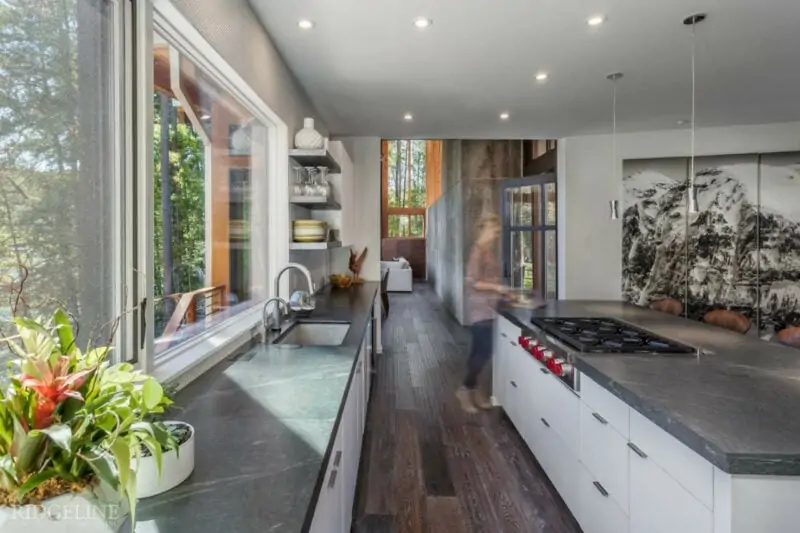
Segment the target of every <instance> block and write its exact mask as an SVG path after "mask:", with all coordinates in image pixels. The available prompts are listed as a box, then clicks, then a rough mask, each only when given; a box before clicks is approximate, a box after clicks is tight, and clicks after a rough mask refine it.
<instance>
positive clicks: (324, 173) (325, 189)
mask: <svg viewBox="0 0 800 533" xmlns="http://www.w3.org/2000/svg"><path fill="white" fill-rule="evenodd" d="M317 168H319V181H318V186H319V195H320V196H322V197H324V198H330V196H331V184H330V183H328V167H317Z"/></svg>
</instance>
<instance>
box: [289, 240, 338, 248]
mask: <svg viewBox="0 0 800 533" xmlns="http://www.w3.org/2000/svg"><path fill="white" fill-rule="evenodd" d="M340 246H342V243H341V242H339V241H329V242H291V243H289V249H290V250H329V249H331V248H339V247H340Z"/></svg>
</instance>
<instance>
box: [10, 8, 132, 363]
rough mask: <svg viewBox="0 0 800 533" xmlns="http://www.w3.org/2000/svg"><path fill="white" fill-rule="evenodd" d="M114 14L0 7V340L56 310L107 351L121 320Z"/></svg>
mask: <svg viewBox="0 0 800 533" xmlns="http://www.w3.org/2000/svg"><path fill="white" fill-rule="evenodd" d="M118 9H119V5H118V4H117V3H115V2H113V1H111V0H37V1H36V2H30V1H29V0H4V1H3V2H0V337H3V336H5V335H8V334H9V333H12V330H13V328H12V325H11V314H12V310H14V309H15V310H16V313H17V314H19V315H24V316H32V317H48V316H49V315H51V314H52V313H53V311H54V310H55V309H56V308H57V307H63V308H64V309H66V310H67V311H68V312H69V313H71V314H72V316H73V317H74V319H75V320H76V321H77V323H78V326H79V327H78V331H79V334H78V340H79V342H80V344H81V345H82V346H85V344H86V343H87V342H89V341H90V340H92V341H93V342H103V343H106V342H108V339H109V335H110V333H111V330H112V321H113V319H114V317H116V316H117V315H118V314H119V312H120V311H119V310H118V309H117V307H116V306H117V305H118V302H119V300H118V298H117V292H116V289H115V287H119V286H120V285H119V280H118V274H119V270H120V269H119V267H118V266H119V264H120V261H121V259H120V258H119V257H118V252H117V249H118V248H119V245H120V238H119V235H118V234H117V233H116V228H118V227H119V225H118V223H117V222H116V220H117V217H118V215H119V213H120V210H121V209H122V207H121V206H122V202H121V200H120V198H121V197H120V190H121V188H120V187H119V186H118V183H119V179H120V176H121V170H120V169H121V168H122V158H123V156H124V151H123V150H120V149H119V148H118V146H119V142H120V139H121V138H122V133H121V131H122V130H123V128H124V120H123V117H122V115H121V113H120V115H116V114H115V110H116V109H121V107H120V106H119V105H118V104H119V102H120V101H121V98H120V96H119V95H120V87H121V83H120V80H119V79H117V76H116V75H115V72H117V70H116V66H117V65H118V64H119V63H118V59H117V56H118V54H120V52H121V48H122V47H121V46H120V45H119V44H118V41H117V39H118V38H119V36H120V34H121V32H120V31H119V28H117V27H116V26H115V24H116V23H115V21H117V20H121V18H120V17H119V16H118V15H119V13H117V12H116V11H117V10H118ZM20 289H22V294H21V295H19V294H20ZM120 305H122V304H120ZM2 349H3V348H0V350H2ZM0 356H2V352H0Z"/></svg>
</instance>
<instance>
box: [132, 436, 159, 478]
mask: <svg viewBox="0 0 800 533" xmlns="http://www.w3.org/2000/svg"><path fill="white" fill-rule="evenodd" d="M138 438H139V439H140V440H141V442H142V444H144V445H145V446H146V447H147V449H148V450H150V453H151V454H152V456H153V459H155V460H156V470H157V471H158V475H159V476H160V475H161V460H162V459H161V458H162V450H161V444H159V443H158V441H157V440H156V439H155V437H154V436H153V435H146V434H145V435H142V434H139V436H138Z"/></svg>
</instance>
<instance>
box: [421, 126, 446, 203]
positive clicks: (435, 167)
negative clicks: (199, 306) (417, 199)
mask: <svg viewBox="0 0 800 533" xmlns="http://www.w3.org/2000/svg"><path fill="white" fill-rule="evenodd" d="M426 149H427V155H426V158H425V179H426V184H425V191H426V196H427V200H428V202H427V207H430V206H431V205H432V204H433V203H434V202H435V201H436V200H438V199H439V197H440V196H441V195H442V141H427V143H426Z"/></svg>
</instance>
